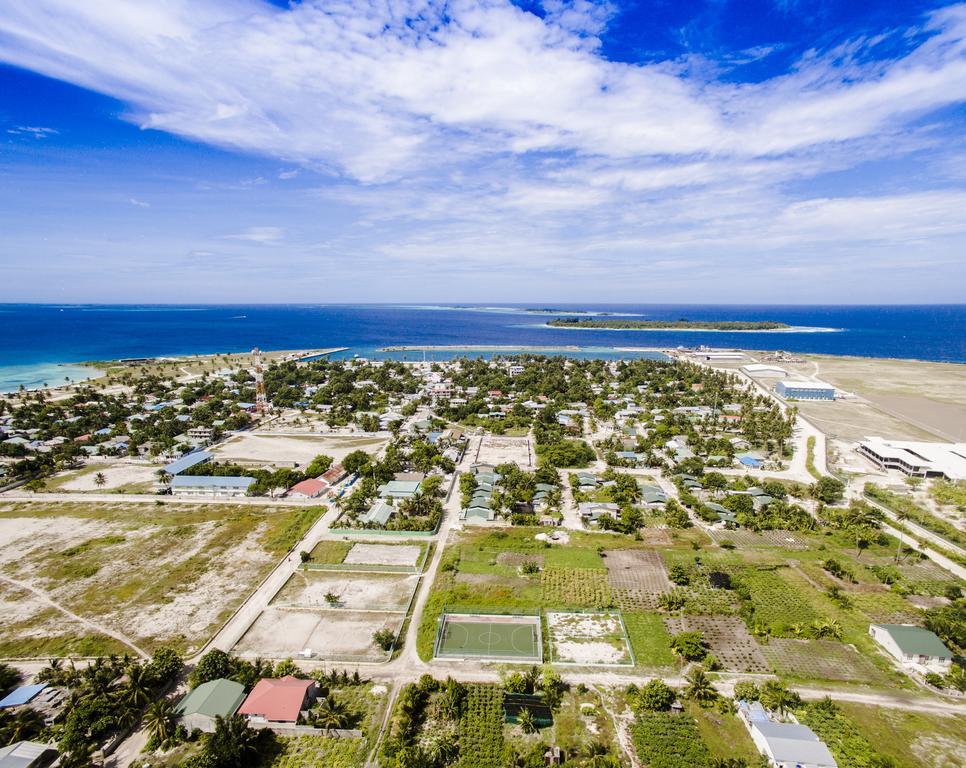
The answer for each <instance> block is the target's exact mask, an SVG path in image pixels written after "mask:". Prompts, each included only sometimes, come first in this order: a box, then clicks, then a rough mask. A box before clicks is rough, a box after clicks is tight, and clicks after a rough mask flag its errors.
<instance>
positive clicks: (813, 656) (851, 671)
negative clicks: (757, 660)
mask: <svg viewBox="0 0 966 768" xmlns="http://www.w3.org/2000/svg"><path fill="white" fill-rule="evenodd" d="M761 650H762V653H763V654H764V656H765V658H766V659H767V660H768V663H769V665H770V666H771V668H772V669H773V670H774V671H775V673H776V674H779V675H791V676H794V677H802V678H814V679H818V680H845V681H854V682H861V683H869V684H873V685H874V684H886V683H888V682H889V678H888V676H887V675H886V674H885V673H883V672H882V671H881V670H880V669H879V668H878V667H876V666H875V664H873V663H872V662H871V661H869V660H868V659H867V658H865V657H864V656H862V654H860V653H859V652H858V651H857V650H855V648H853V647H852V646H851V645H846V644H845V643H836V642H833V641H831V640H793V639H786V638H772V639H771V640H770V641H769V642H768V644H767V645H763V646H762V648H761Z"/></svg>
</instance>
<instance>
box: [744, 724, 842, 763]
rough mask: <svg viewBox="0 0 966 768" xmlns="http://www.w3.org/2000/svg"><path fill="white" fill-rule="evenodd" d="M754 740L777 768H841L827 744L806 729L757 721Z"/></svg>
mask: <svg viewBox="0 0 966 768" xmlns="http://www.w3.org/2000/svg"><path fill="white" fill-rule="evenodd" d="M749 730H750V731H751V739H752V741H754V742H755V746H756V747H758V751H759V752H761V753H762V754H763V755H764V756H765V757H767V758H768V763H769V765H772V766H775V768H838V766H837V764H836V762H835V758H834V757H832V753H831V752H829V749H828V747H827V746H825V743H824V742H823V741H821V740H820V739H819V738H818V736H816V735H815V733H814V731H812V729H811V728H809V727H808V726H806V725H799V724H798V723H774V722H772V721H770V720H755V721H754V722H752V723H751V725H750V729H749Z"/></svg>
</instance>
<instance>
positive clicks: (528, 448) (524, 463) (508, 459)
mask: <svg viewBox="0 0 966 768" xmlns="http://www.w3.org/2000/svg"><path fill="white" fill-rule="evenodd" d="M476 461H477V463H480V464H494V465H495V464H506V463H511V464H516V465H517V466H518V467H520V469H533V446H532V445H530V438H528V437H500V436H497V435H486V436H485V437H484V438H483V439H482V441H481V442H480V452H479V454H478V455H477V459H476Z"/></svg>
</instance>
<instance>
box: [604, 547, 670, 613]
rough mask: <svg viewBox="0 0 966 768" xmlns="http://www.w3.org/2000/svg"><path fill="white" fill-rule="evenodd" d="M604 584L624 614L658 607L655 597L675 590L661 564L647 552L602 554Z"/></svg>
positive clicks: (652, 553)
mask: <svg viewBox="0 0 966 768" xmlns="http://www.w3.org/2000/svg"><path fill="white" fill-rule="evenodd" d="M604 563H605V564H606V565H607V583H608V584H610V587H611V589H612V590H613V592H614V595H615V597H616V598H617V602H618V603H619V604H620V606H621V608H622V609H623V610H625V611H629V610H635V611H647V610H654V609H656V608H657V602H658V598H659V597H660V596H661V595H662V594H664V593H665V592H670V591H671V589H672V588H673V587H674V585H673V584H671V581H670V579H668V577H667V570H666V569H665V567H664V561H663V560H662V558H661V555H660V554H659V553H658V552H655V551H653V550H649V549H616V550H609V551H606V552H604Z"/></svg>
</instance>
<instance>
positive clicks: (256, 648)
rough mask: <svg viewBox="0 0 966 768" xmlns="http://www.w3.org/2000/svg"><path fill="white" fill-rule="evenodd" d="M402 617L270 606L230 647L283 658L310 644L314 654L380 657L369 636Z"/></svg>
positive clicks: (248, 654)
mask: <svg viewBox="0 0 966 768" xmlns="http://www.w3.org/2000/svg"><path fill="white" fill-rule="evenodd" d="M402 621H403V614H401V613H365V612H361V611H342V610H333V611H313V610H310V609H291V610H289V609H284V608H275V607H269V608H268V610H266V611H265V612H264V613H263V614H262V615H261V616H259V617H258V619H257V620H256V621H255V623H254V624H253V625H252V627H251V629H249V630H248V632H247V633H245V636H244V637H243V638H242V639H241V641H240V642H239V643H238V645H236V646H235V648H234V649H233V651H234V652H235V653H238V654H240V655H242V656H246V657H255V656H259V657H262V658H270V659H285V658H293V657H295V656H297V655H298V654H299V653H300V652H301V651H302V650H303V649H305V648H309V649H311V650H312V653H313V654H314V656H315V657H317V658H323V659H333V660H337V659H345V660H357V661H382V660H383V659H385V657H386V654H385V652H384V651H383V650H382V649H380V648H379V647H377V646H376V645H375V643H373V641H372V636H373V634H374V633H375V632H378V631H379V630H381V629H391V630H393V631H395V632H398V631H399V628H400V626H402Z"/></svg>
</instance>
